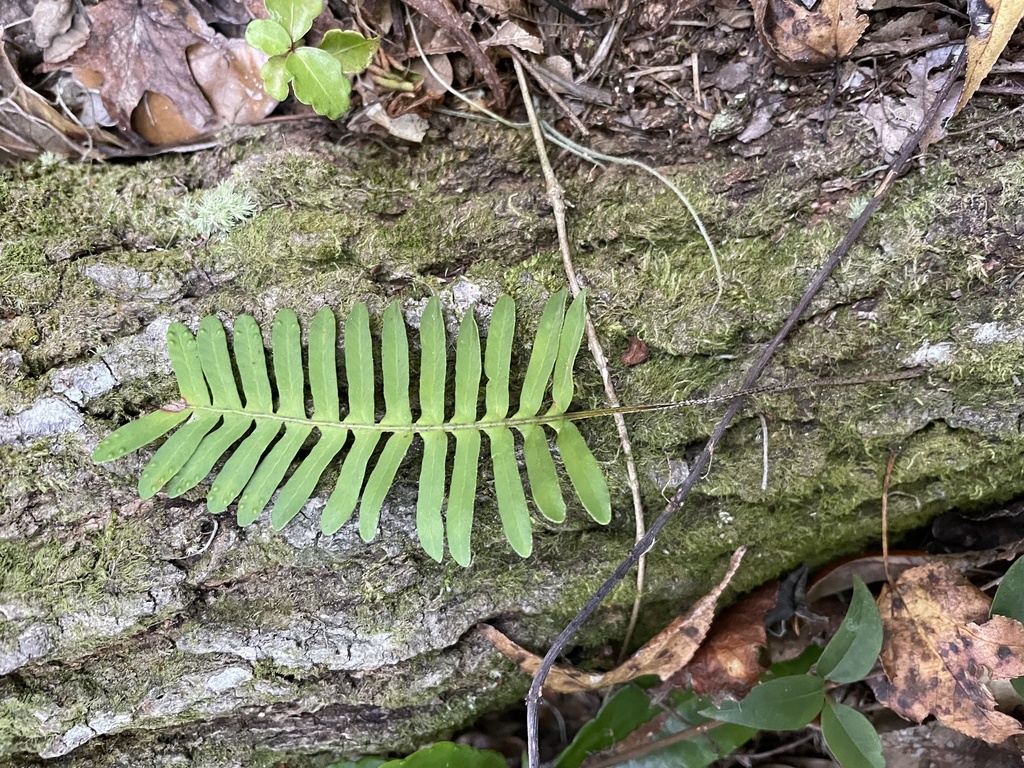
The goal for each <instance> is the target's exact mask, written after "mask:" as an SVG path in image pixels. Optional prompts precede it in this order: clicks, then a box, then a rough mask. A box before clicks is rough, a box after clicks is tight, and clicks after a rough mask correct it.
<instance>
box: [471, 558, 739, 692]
mask: <svg viewBox="0 0 1024 768" xmlns="http://www.w3.org/2000/svg"><path fill="white" fill-rule="evenodd" d="M744 554H746V547H740V548H739V549H737V550H736V552H735V553H733V556H732V558H731V559H730V560H729V567H728V568H727V569H726V572H725V575H724V576H723V577H722V580H721V581H720V582H719V583H718V585H717V586H715V587H714V589H712V590H711V591H710V592H708V594H707V595H705V596H704V597H702V598H701V599H700V600H698V601H697V602H696V603H695V604H694V605H693V607H692V608H691V609H690V610H689V611H688V612H687V613H686V614H685V615H684V616H680V617H678V618H677V619H675V620H674V621H673V622H672V623H671V624H669V625H668V626H667V627H665V629H663V630H662V631H661V632H659V633H658V634H657V635H655V636H654V637H653V638H652V639H651V640H650V642H648V643H647V644H646V645H644V646H643V647H642V648H640V650H638V651H637V652H636V653H634V654H633V655H632V656H630V657H629V658H628V659H626V661H624V662H623V663H622V664H620V665H619V666H618V667H616V668H615V669H613V670H611V671H609V672H603V673H593V672H584V671H582V670H579V669H576V668H575V667H571V666H568V665H556V666H555V667H554V668H553V669H552V670H551V673H550V674H549V675H548V679H547V683H546V684H545V686H544V690H545V691H547V692H549V693H580V692H583V691H595V690H599V689H601V688H607V687H609V686H613V685H622V684H623V683H628V682H630V681H632V680H636V679H637V678H639V677H644V676H645V675H657V676H658V677H659V678H661V679H662V680H668V679H670V678H672V677H673V676H675V675H676V674H678V673H679V672H680V671H681V670H682V669H683V668H685V667H686V665H687V664H688V663H689V662H690V660H691V659H692V658H693V655H694V654H695V653H696V652H697V649H698V648H699V647H700V645H701V644H702V643H703V642H704V638H705V637H706V636H707V633H708V629H710V627H711V622H712V619H713V618H714V613H715V606H716V605H717V604H718V599H719V597H721V595H722V592H724V591H725V589H726V587H728V586H729V583H730V582H731V581H732V578H733V576H735V575H736V571H737V570H739V567H740V563H741V562H742V561H743V555H744ZM477 632H478V633H479V634H480V635H481V636H482V637H484V638H485V639H486V640H488V641H489V642H490V643H491V644H492V645H493V646H494V647H495V648H497V649H498V650H499V651H501V653H503V654H504V655H505V656H507V657H508V658H509V659H511V660H512V661H514V662H515V663H516V664H517V665H518V666H519V668H520V669H521V670H523V671H524V672H526V673H527V674H529V675H533V674H535V673H536V671H537V669H538V668H539V667H540V663H541V657H540V656H537V655H536V654H534V653H531V652H529V651H527V650H526V649H525V648H522V647H521V646H519V645H517V644H516V643H514V642H513V641H512V640H510V639H509V638H508V637H506V636H505V635H504V634H502V633H501V632H500V631H498V630H497V629H495V628H494V627H492V626H490V625H489V624H481V625H479V626H478V627H477Z"/></svg>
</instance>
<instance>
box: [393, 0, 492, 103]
mask: <svg viewBox="0 0 1024 768" xmlns="http://www.w3.org/2000/svg"><path fill="white" fill-rule="evenodd" d="M405 4H406V5H408V6H409V7H410V8H414V9H415V10H417V11H419V12H420V13H422V14H423V15H424V16H426V17H427V18H428V19H430V21H432V22H433V23H434V24H436V25H437V26H438V27H440V28H441V29H443V30H444V31H445V32H447V33H448V34H450V35H451V36H452V37H454V38H455V39H456V40H457V41H458V43H459V45H460V46H461V49H460V50H461V51H462V53H463V54H464V55H465V56H467V57H468V58H469V60H470V61H472V62H473V66H475V67H476V69H477V71H478V72H479V73H480V74H481V75H483V76H484V80H486V81H487V85H488V86H490V88H491V96H492V97H493V98H494V105H495V106H496V107H497V108H498V109H504V108H505V86H503V85H502V84H501V78H500V77H499V76H498V70H497V69H495V68H494V64H492V63H491V60H490V59H489V58H487V54H486V53H484V49H483V48H481V47H480V43H478V42H477V41H476V38H475V37H473V35H472V34H471V33H470V31H469V27H468V26H467V25H466V23H465V22H464V21H463V20H462V19H461V18H459V15H458V13H456V11H455V7H454V6H453V5H452V4H451V0H405ZM428 53H442V51H428Z"/></svg>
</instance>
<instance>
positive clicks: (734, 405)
mask: <svg viewBox="0 0 1024 768" xmlns="http://www.w3.org/2000/svg"><path fill="white" fill-rule="evenodd" d="M966 58H967V57H966V56H965V55H963V54H961V56H960V58H959V59H958V60H957V62H956V63H955V64H954V65H953V66H952V67H951V68H950V71H949V73H948V74H947V75H946V80H945V83H944V84H943V86H942V89H941V90H940V91H939V93H938V94H937V95H936V97H935V101H934V102H933V103H932V106H931V107H930V108H929V109H928V111H927V113H926V114H925V115H924V118H923V119H922V121H921V126H920V127H919V128H918V129H917V132H916V133H914V135H913V136H910V137H909V138H908V139H907V141H906V143H905V144H904V145H903V149H902V150H901V151H900V154H899V156H898V157H897V158H896V159H895V160H894V161H893V164H892V166H891V167H890V170H889V172H888V173H887V174H886V176H885V178H884V179H883V180H882V183H881V184H879V186H878V189H877V190H876V192H875V194H874V195H873V196H872V198H871V200H870V201H869V202H868V204H867V206H866V207H865V208H864V211H863V212H862V213H861V215H860V216H859V217H858V218H857V220H856V221H855V222H854V223H853V225H852V226H851V227H850V230H849V231H848V232H847V233H846V237H844V238H843V239H842V241H841V242H840V243H839V245H837V246H836V248H835V249H834V250H833V251H832V253H831V254H830V255H829V257H828V260H827V261H826V262H825V264H824V265H823V266H822V267H821V269H819V270H818V273H817V275H815V277H814V280H812V281H811V284H810V285H809V286H808V287H807V290H806V291H804V294H803V296H801V297H800V300H799V301H798V302H797V304H796V306H795V307H794V308H793V311H792V312H790V313H789V317H787V318H786V321H785V322H784V323H783V324H782V327H781V328H780V329H779V331H778V332H777V333H776V334H775V336H774V337H773V338H772V340H771V341H770V342H769V343H768V345H767V346H766V347H765V349H764V351H763V352H762V353H761V355H760V356H759V357H758V358H757V360H756V361H755V362H754V364H753V365H752V366H751V368H750V371H749V372H748V373H747V376H746V378H745V379H744V380H743V384H742V386H741V387H740V390H739V391H740V392H741V393H742V392H746V391H748V390H750V389H752V388H753V386H754V384H755V382H756V381H757V379H758V377H759V376H760V375H761V373H762V372H763V371H764V369H765V367H767V365H768V361H769V360H771V358H772V357H773V356H774V355H775V352H776V350H778V348H779V346H780V345H781V344H782V342H783V341H784V340H785V339H786V338H787V337H788V336H789V334H790V332H791V331H792V330H793V328H795V327H796V325H797V323H799V322H800V318H801V316H802V315H803V313H804V311H805V310H806V309H807V307H808V306H810V303H811V301H812V300H813V299H814V297H815V296H816V295H817V294H818V292H819V291H820V290H821V288H822V286H824V284H825V282H826V281H827V280H828V279H829V276H830V275H831V274H832V272H833V271H834V270H835V268H836V267H837V266H838V265H839V262H840V261H842V259H843V257H844V256H846V254H847V253H848V252H849V250H850V247H851V246H852V245H853V243H854V242H855V241H856V240H857V238H858V237H859V236H860V233H861V231H862V230H863V229H864V227H865V226H866V225H867V223H868V220H869V219H870V218H871V216H872V214H874V212H875V211H876V210H877V209H878V207H879V205H881V203H882V200H883V198H884V197H885V194H886V193H887V192H888V191H889V188H890V187H891V186H892V182H893V181H894V180H895V179H896V177H897V176H899V174H900V173H902V172H903V170H904V169H905V168H906V166H907V163H908V162H909V161H910V158H911V156H912V155H913V153H914V152H915V150H916V149H917V147H918V145H919V144H920V143H921V140H922V139H923V138H924V136H925V134H926V133H927V132H928V131H929V130H931V128H932V125H933V124H934V123H935V122H936V120H937V119H938V117H939V114H940V111H941V109H942V105H943V103H944V102H945V100H946V98H947V97H948V96H949V94H950V93H951V92H952V90H953V87H954V85H955V84H956V82H957V79H958V78H959V77H960V75H961V74H962V73H963V71H964V67H965V65H966ZM744 399H745V398H743V397H740V398H737V399H736V400H733V401H732V402H731V403H730V404H729V407H728V408H727V409H726V411H725V413H724V414H723V416H722V418H721V419H720V420H719V422H718V424H717V425H716V426H715V429H714V431H713V432H712V433H711V437H709V438H708V441H707V443H706V444H705V446H704V450H703V451H701V453H700V455H699V456H698V457H697V458H696V460H695V461H694V463H693V466H692V467H691V468H690V472H689V474H688V475H687V476H686V479H685V480H684V481H683V483H682V485H681V486H680V487H679V490H678V491H676V494H675V496H673V497H672V500H671V501H670V502H669V503H668V506H666V507H665V510H664V511H663V512H662V513H661V515H659V516H658V519H657V520H655V521H654V524H653V525H651V527H650V528H649V529H648V531H647V535H645V536H644V537H643V539H641V540H640V541H639V542H638V543H637V544H636V546H635V547H633V550H632V551H631V552H630V553H629V556H628V557H627V558H626V559H625V560H623V561H622V562H621V563H620V564H619V566H618V568H616V569H615V573H613V574H612V575H611V577H609V579H608V580H607V581H605V583H604V584H602V585H601V586H600V588H598V590H597V592H596V593H595V594H594V596H593V597H591V598H590V600H588V601H587V604H586V605H585V606H584V607H583V609H582V610H581V611H580V612H579V613H578V614H577V615H576V616H575V617H574V618H573V620H572V621H571V622H569V625H568V626H567V627H566V628H565V629H564V630H563V631H562V633H561V634H560V635H559V636H558V637H557V638H556V639H555V642H554V643H553V644H552V645H551V647H550V648H549V649H548V652H547V653H546V654H545V656H544V659H543V661H542V662H541V665H540V668H539V669H538V670H537V673H536V674H535V675H534V677H533V683H531V685H530V691H529V693H528V694H527V696H526V731H527V745H528V752H527V754H528V756H529V763H528V765H529V768H539V766H540V754H539V741H538V729H537V705H538V703H539V702H540V698H541V691H542V690H543V688H544V681H545V680H546V679H547V676H548V673H549V672H550V671H551V667H552V666H553V665H554V663H555V660H556V659H557V658H558V657H559V656H560V655H561V654H562V652H563V651H564V650H565V647H566V646H567V645H568V643H569V640H571V639H572V637H573V636H574V635H575V634H576V632H577V631H579V629H580V627H581V626H583V623H584V622H585V621H586V620H587V619H588V618H590V616H591V615H592V614H593V613H594V611H595V610H597V607H598V606H599V605H600V604H601V603H602V602H604V599H605V598H606V597H608V595H609V594H610V593H611V591H612V590H613V589H615V587H616V586H617V585H618V583H619V582H620V581H622V579H623V578H625V576H626V574H627V573H629V571H630V570H631V569H632V567H633V566H634V565H635V564H636V562H637V561H638V560H639V559H640V558H641V557H642V556H643V555H644V554H646V552H647V551H648V550H649V549H650V548H651V547H652V546H654V542H655V539H656V538H657V536H658V534H659V533H660V532H661V530H662V529H663V528H664V527H665V525H666V524H667V523H668V521H669V520H671V519H672V517H673V516H674V515H675V513H676V512H678V511H679V509H680V508H681V507H682V506H683V502H684V501H685V500H686V497H687V496H688V495H689V494H690V491H691V490H692V489H693V486H694V485H696V483H697V481H698V479H699V478H700V476H701V474H702V473H703V472H704V470H705V468H706V467H707V466H708V463H709V462H710V460H711V454H712V452H713V451H714V449H715V446H717V445H718V443H719V442H720V441H721V439H722V437H723V436H724V435H725V432H726V430H727V429H728V428H729V425H730V424H731V423H732V420H733V419H734V418H735V417H736V414H737V413H739V411H740V409H741V408H742V407H743V402H744Z"/></svg>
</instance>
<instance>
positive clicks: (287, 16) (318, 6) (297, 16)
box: [266, 0, 324, 53]
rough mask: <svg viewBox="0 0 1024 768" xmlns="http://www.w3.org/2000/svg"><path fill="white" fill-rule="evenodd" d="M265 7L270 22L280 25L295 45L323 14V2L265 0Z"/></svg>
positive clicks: (313, 0) (317, 0)
mask: <svg viewBox="0 0 1024 768" xmlns="http://www.w3.org/2000/svg"><path fill="white" fill-rule="evenodd" d="M266 6H267V13H268V14H269V16H270V19H271V21H276V22H277V23H278V24H280V25H281V26H282V27H283V28H284V29H285V31H286V32H287V33H288V35H289V36H290V37H291V39H292V42H295V43H297V42H299V40H301V39H302V38H303V37H304V36H305V34H306V33H307V32H309V29H310V27H312V26H313V20H314V19H315V18H316V17H317V16H319V15H320V14H321V13H322V12H323V10H324V0H266ZM268 53H269V51H268Z"/></svg>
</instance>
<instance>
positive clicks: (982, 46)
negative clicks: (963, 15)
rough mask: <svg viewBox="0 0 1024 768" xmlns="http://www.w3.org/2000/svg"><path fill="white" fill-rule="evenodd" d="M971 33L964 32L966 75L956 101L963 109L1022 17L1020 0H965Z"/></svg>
mask: <svg viewBox="0 0 1024 768" xmlns="http://www.w3.org/2000/svg"><path fill="white" fill-rule="evenodd" d="M967 12H968V14H969V15H970V17H971V33H970V34H969V35H968V36H967V76H966V80H965V82H964V92H963V93H962V94H961V95H960V100H959V101H958V102H957V104H956V111H957V112H959V111H960V110H961V109H963V106H964V104H966V103H967V102H968V100H969V99H970V98H971V96H973V95H974V92H975V91H977V90H978V86H979V85H981V81H982V80H984V79H985V76H986V75H987V74H988V73H989V72H990V71H991V70H992V67H993V65H994V64H995V63H996V61H997V60H998V59H999V57H1000V56H1002V54H1003V50H1004V49H1005V48H1006V44H1007V43H1008V42H1010V36H1011V35H1013V32H1014V30H1015V29H1017V25H1018V24H1020V20H1021V19H1022V18H1024V0H968V2H967Z"/></svg>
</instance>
